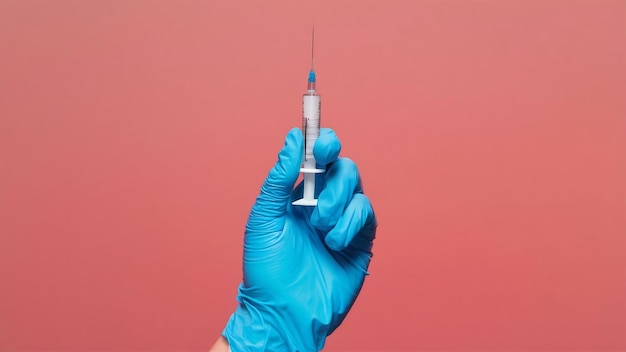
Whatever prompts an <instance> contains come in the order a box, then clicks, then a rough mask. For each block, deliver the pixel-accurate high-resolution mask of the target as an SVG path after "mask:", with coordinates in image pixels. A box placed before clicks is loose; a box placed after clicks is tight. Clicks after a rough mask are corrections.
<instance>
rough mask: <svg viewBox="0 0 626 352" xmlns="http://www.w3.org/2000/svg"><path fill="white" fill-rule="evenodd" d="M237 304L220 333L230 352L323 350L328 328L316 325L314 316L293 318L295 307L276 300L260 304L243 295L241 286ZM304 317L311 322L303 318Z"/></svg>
mask: <svg viewBox="0 0 626 352" xmlns="http://www.w3.org/2000/svg"><path fill="white" fill-rule="evenodd" d="M237 301H238V302H239V305H238V306H237V309H236V310H235V312H234V313H233V314H232V315H231V316H230V318H229V320H228V322H227V324H226V327H225V328H224V330H223V332H222V336H224V337H225V338H226V340H227V341H228V343H229V346H230V348H231V350H232V351H233V352H242V351H300V352H303V351H319V350H321V349H322V348H323V347H324V343H325V341H326V336H327V335H328V332H329V328H328V324H319V323H321V322H315V321H314V320H316V319H315V318H314V317H315V314H313V315H308V314H294V307H290V304H289V303H287V302H282V303H281V302H280V301H277V300H276V299H275V298H274V301H272V302H260V301H258V300H257V299H254V298H251V297H249V296H248V295H247V294H246V289H245V288H244V287H243V284H242V285H240V287H239V295H238V296H237ZM307 315H308V316H309V317H310V318H303V317H305V316H307ZM318 318H319V317H318Z"/></svg>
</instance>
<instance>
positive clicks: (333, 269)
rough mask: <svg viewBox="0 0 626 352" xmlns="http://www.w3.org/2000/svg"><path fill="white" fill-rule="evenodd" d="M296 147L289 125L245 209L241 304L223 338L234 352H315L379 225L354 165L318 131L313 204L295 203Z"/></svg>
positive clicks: (343, 308) (344, 308)
mask: <svg viewBox="0 0 626 352" xmlns="http://www.w3.org/2000/svg"><path fill="white" fill-rule="evenodd" d="M302 146H303V138H302V133H301V132H300V130H299V129H295V128H294V129H293V130H291V131H290V132H289V133H288V134H287V138H286V141H285V146H284V147H283V149H282V150H281V152H280V153H279V154H278V161H277V162H276V165H275V166H274V168H273V169H272V170H271V171H270V173H269V175H268V177H267V179H266V180H265V183H264V184H263V187H262V188H261V194H260V195H259V197H258V198H257V200H256V203H255V204H254V206H253V207H252V211H251V212H250V217H249V219H248V224H247V225H246V232H245V238H244V253H243V275H244V277H243V283H242V284H241V285H240V286H239V294H238V296H237V301H238V302H239V306H238V307H237V309H236V311H235V312H234V313H233V315H232V316H231V317H230V319H229V320H228V323H227V325H226V328H225V329H224V331H223V333H222V335H223V336H224V337H225V338H226V339H227V340H228V342H229V344H230V348H231V349H232V351H233V352H239V351H300V352H303V351H319V350H321V349H322V348H323V347H324V342H325V341H326V336H328V335H330V334H331V333H332V332H333V331H334V330H335V329H336V328H337V327H338V326H339V324H341V322H342V321H343V319H344V318H345V316H346V314H347V313H348V311H349V310H350V307H351V306H352V304H353V303H354V300H355V299H356V297H357V295H358V294H359V291H360V289H361V286H362V285H363V281H364V279H365V275H367V274H368V273H367V267H368V265H369V262H370V258H371V256H372V252H371V249H372V241H373V240H374V235H375V232H376V226H377V223H376V218H375V216H374V211H373V209H372V206H371V204H370V201H369V200H368V198H367V197H366V196H365V195H363V190H362V186H361V180H360V177H359V172H358V170H357V167H356V165H355V164H354V162H352V161H351V160H350V159H346V158H339V157H338V156H339V152H340V149H341V144H340V142H339V140H338V139H337V136H336V135H335V133H334V132H333V131H332V130H330V129H322V131H321V133H320V137H319V139H318V140H317V142H316V143H315V147H314V155H315V159H316V161H317V163H318V166H319V167H322V168H323V167H324V166H325V167H326V173H324V174H319V175H318V176H317V179H316V189H317V190H320V189H321V192H316V193H318V194H319V195H318V205H317V206H316V207H307V206H293V205H292V204H291V202H292V201H294V200H296V199H299V198H301V196H302V184H300V185H299V186H298V187H296V188H295V190H294V184H295V182H296V180H297V179H298V175H299V172H300V165H301V163H302V150H303V149H302Z"/></svg>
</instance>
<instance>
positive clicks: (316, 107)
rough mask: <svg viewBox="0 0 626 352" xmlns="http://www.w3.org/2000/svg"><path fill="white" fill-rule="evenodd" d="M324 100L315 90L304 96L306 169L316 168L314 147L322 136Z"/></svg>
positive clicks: (304, 163) (303, 128)
mask: <svg viewBox="0 0 626 352" xmlns="http://www.w3.org/2000/svg"><path fill="white" fill-rule="evenodd" d="M321 104H322V99H321V97H320V95H319V94H317V93H316V92H315V90H308V91H307V92H306V93H304V95H303V96H302V134H303V136H304V159H303V167H304V168H305V169H314V168H315V166H316V165H315V157H314V156H313V146H314V145H315V141H317V138H319V136H320V112H321Z"/></svg>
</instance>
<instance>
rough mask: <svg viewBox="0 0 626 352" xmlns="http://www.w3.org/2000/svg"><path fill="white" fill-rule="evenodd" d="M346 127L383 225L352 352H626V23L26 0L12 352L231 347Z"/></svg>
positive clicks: (11, 113)
mask: <svg viewBox="0 0 626 352" xmlns="http://www.w3.org/2000/svg"><path fill="white" fill-rule="evenodd" d="M313 25H315V28H316V47H315V55H316V62H315V64H316V71H317V73H318V88H319V90H320V92H321V94H322V99H323V102H322V124H323V126H325V127H331V128H333V129H335V131H336V132H337V134H338V136H339V137H340V139H341V140H342V142H343V146H344V148H343V152H342V153H343V155H344V156H349V157H351V158H352V159H353V160H355V161H356V162H357V164H358V165H359V167H360V171H361V174H362V177H363V180H364V186H365V191H366V193H367V194H368V195H369V196H370V198H371V199H372V201H373V204H374V207H375V210H376V213H377V216H378V219H379V224H380V226H379V230H378V237H377V239H376V242H375V246H374V258H373V261H372V264H371V266H370V272H371V275H370V276H369V277H368V278H367V280H366V282H365V286H364V288H363V290H362V293H361V296H360V297H359V299H358V300H357V302H356V304H355V306H354V308H353V310H352V312H351V313H350V314H349V315H348V317H347V319H346V321H345V323H344V324H343V325H342V326H341V327H340V328H339V329H338V330H337V331H336V332H335V333H334V334H333V335H332V336H330V337H329V339H328V341H327V348H326V350H328V351H343V350H354V351H364V350H386V351H392V350H476V351H486V350H489V351H498V350H502V351H504V350H603V349H613V350H626V298H625V297H626V2H624V1H603V0H587V1H578V0H563V1H555V0H552V1H539V0H537V1H535V0H527V1H517V0H491V1H489V0H475V1H471V0H467V1H461V0H458V1H443V0H441V1H435V0H431V1H420V0H406V1H400V0H393V1H382V0H380V1H356V0H351V1H348V0H338V1H288V0H281V1H260V0H257V1H226V0H207V1H174V0H171V1H162V0H158V1H157V0H155V1H148V0H146V1H132V0H131V1H121V0H118V1H101V0H88V1H78V0H76V1H66V0H55V1H35V0H27V1H17V0H15V1H6V0H1V1H0V350H2V351H16V350H41V349H52V350H77V351H78V350H80V351H85V350H121V349H123V350H202V349H204V350H206V349H208V348H209V346H210V345H211V344H212V343H213V342H214V341H215V339H216V338H217V337H218V335H219V334H220V332H221V330H222V328H223V326H224V324H225V322H226V320H227V318H228V316H229V315H230V314H231V312H232V311H233V310H234V308H235V305H236V301H235V295H236V292H237V285H238V283H239V282H240V280H241V275H242V272H241V254H242V240H243V238H242V236H243V230H244V226H245V222H246V219H247V215H248V212H249V210H250V206H251V205H252V203H253V202H254V199H255V197H256V195H257V193H258V189H259V187H260V185H261V183H262V182H263V180H264V178H265V175H266V174H267V172H268V170H269V169H270V168H271V166H272V165H273V163H274V161H275V160H276V154H277V152H278V150H279V149H280V147H281V146H282V144H283V139H284V136H285V134H286V132H287V131H288V130H289V129H290V128H292V127H294V126H299V125H300V121H301V120H300V119H301V95H302V93H303V92H304V90H305V88H306V78H307V74H308V69H309V67H310V41H311V28H312V26H313Z"/></svg>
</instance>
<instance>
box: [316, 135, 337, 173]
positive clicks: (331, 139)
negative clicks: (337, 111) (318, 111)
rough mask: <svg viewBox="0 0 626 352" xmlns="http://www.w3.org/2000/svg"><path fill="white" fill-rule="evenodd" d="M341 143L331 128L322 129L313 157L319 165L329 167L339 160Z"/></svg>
mask: <svg viewBox="0 0 626 352" xmlns="http://www.w3.org/2000/svg"><path fill="white" fill-rule="evenodd" d="M340 152H341V142H340V141H339V138H338V137H337V135H336V134H335V131H333V130H332V129H330V128H321V129H320V136H319V137H318V139H317V141H315V145H314V146H313V156H314V157H315V161H316V162H317V164H319V165H324V166H325V165H328V164H330V163H332V162H334V161H336V160H337V158H339V153H340Z"/></svg>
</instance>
